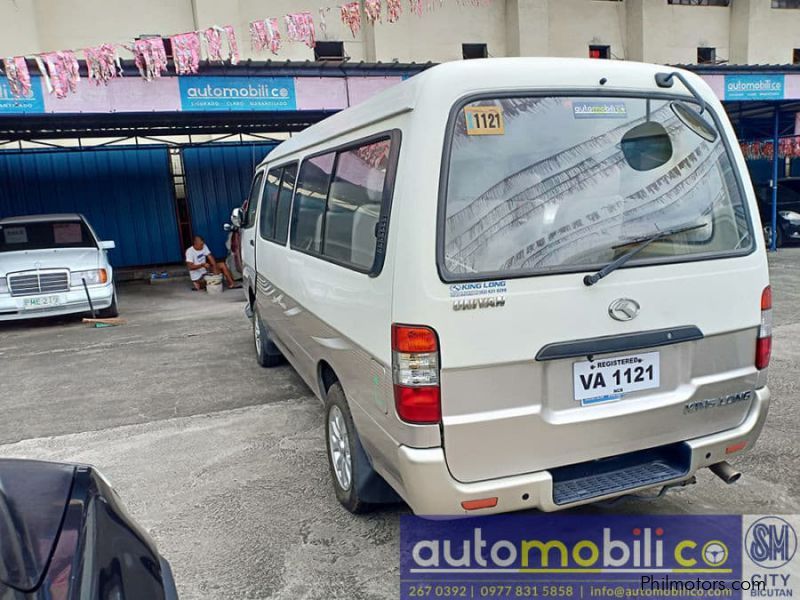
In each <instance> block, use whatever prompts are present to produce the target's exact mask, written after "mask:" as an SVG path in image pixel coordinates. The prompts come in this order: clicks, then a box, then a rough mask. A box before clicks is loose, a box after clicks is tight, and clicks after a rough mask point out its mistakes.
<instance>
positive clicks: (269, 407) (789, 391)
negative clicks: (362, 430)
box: [0, 249, 800, 599]
mask: <svg viewBox="0 0 800 600" xmlns="http://www.w3.org/2000/svg"><path fill="white" fill-rule="evenodd" d="M771 268H772V285H773V289H774V294H775V322H776V327H775V349H774V352H773V359H772V360H773V362H772V368H771V373H770V380H771V381H770V384H771V387H772V390H773V393H774V400H773V404H772V410H771V413H770V416H769V420H768V422H767V425H766V430H765V432H764V434H763V435H762V437H761V440H760V442H759V444H758V446H757V447H756V448H755V450H754V451H752V452H751V453H749V454H748V455H746V456H745V457H742V458H741V459H739V460H737V461H736V466H737V467H739V468H741V470H742V471H744V473H745V476H744V477H743V478H742V480H741V482H740V483H738V484H737V485H736V486H735V487H733V488H728V487H726V486H724V484H722V483H721V482H720V481H718V480H717V479H716V478H714V477H713V476H711V475H710V474H708V473H707V472H702V473H700V474H699V476H698V480H699V482H700V485H697V486H693V487H690V488H687V489H683V490H680V491H677V492H674V493H671V494H669V495H667V496H666V497H665V498H663V499H661V500H659V501H657V502H652V501H645V500H634V501H629V502H625V503H620V504H616V505H614V506H612V507H609V506H593V507H589V508H584V509H583V511H584V512H599V513H607V512H618V513H631V512H638V513H651V512H659V513H706V514H708V513H718V512H722V513H797V512H800V477H798V474H799V473H800V468H798V453H800V448H798V444H797V442H796V440H797V436H798V433H800V390H799V389H798V386H799V385H800V384H798V378H797V376H796V373H795V370H794V369H795V368H796V367H797V365H798V364H800V341H798V339H800V249H787V250H783V251H781V252H780V253H779V254H778V255H777V256H774V257H772V258H771ZM120 303H121V312H122V316H123V317H125V318H126V319H127V320H128V323H127V324H126V325H124V326H121V327H117V328H109V329H91V328H88V327H87V326H85V325H83V324H81V323H80V320H79V319H71V318H70V319H59V320H56V321H53V320H47V321H34V322H26V323H16V324H11V325H0V408H1V409H2V414H3V415H4V416H5V418H4V419H2V420H0V456H12V457H31V458H43V459H53V460H67V461H81V462H89V463H93V464H95V465H97V466H98V467H100V469H101V470H102V471H103V472H104V473H105V474H107V475H108V477H109V479H110V480H111V481H112V483H113V484H114V486H115V487H116V488H117V489H118V490H119V492H120V494H121V496H122V498H123V499H124V500H125V502H126V504H127V506H128V508H129V509H130V512H131V513H132V514H133V515H134V517H135V518H136V519H137V520H138V521H139V522H140V523H141V524H142V525H144V526H145V527H146V528H147V529H148V530H149V531H150V532H151V533H152V534H153V536H154V538H155V539H156V541H157V543H158V545H159V548H160V550H161V551H162V553H163V554H164V555H165V556H166V557H167V558H168V559H169V560H170V562H171V564H172V566H173V568H174V571H175V576H176V579H177V584H178V589H179V592H180V594H181V598H183V599H195V598H204V599H205V598H213V599H217V598H219V599H221V598H237V599H238V598H258V599H261V598H264V599H266V598H275V599H278V598H285V599H295V598H325V599H327V598H354V599H361V598H365V599H366V598H391V597H396V596H397V594H398V589H399V567H398V538H399V532H398V527H399V516H400V515H401V514H405V513H407V512H408V509H407V508H405V507H404V506H392V507H388V508H386V509H384V510H383V511H381V512H378V513H374V514H371V515H368V516H361V517H355V516H352V515H350V514H349V513H347V512H346V511H344V509H342V508H340V507H339V505H338V504H337V503H336V501H335V499H334V496H333V493H332V490H331V487H330V483H329V481H328V471H327V466H326V459H325V450H324V433H323V428H322V425H321V423H322V409H321V406H320V404H319V402H318V401H317V400H316V399H315V398H314V397H313V396H312V394H311V392H310V391H309V390H308V388H306V387H305V385H304V384H303V383H302V381H301V380H300V379H299V377H298V376H297V375H295V373H294V372H293V371H292V369H291V368H290V367H288V366H284V367H279V368H277V369H271V370H265V369H261V368H259V367H258V365H257V364H256V362H255V358H254V356H253V350H252V347H251V337H250V336H251V330H250V324H249V322H248V321H247V319H246V318H245V317H244V315H243V305H244V303H243V296H242V293H241V292H240V291H226V292H225V293H224V294H223V295H222V296H218V297H214V296H209V295H207V294H204V293H193V292H190V291H189V289H188V285H187V284H182V283H175V284H162V285H158V286H148V285H146V284H129V285H126V286H124V287H123V288H122V289H121V290H120Z"/></svg>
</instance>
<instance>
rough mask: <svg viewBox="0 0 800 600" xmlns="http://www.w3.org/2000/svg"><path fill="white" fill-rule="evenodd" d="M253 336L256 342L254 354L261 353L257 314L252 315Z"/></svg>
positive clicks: (259, 326)
mask: <svg viewBox="0 0 800 600" xmlns="http://www.w3.org/2000/svg"><path fill="white" fill-rule="evenodd" d="M253 337H254V339H255V342H256V354H261V324H260V323H259V322H258V315H253Z"/></svg>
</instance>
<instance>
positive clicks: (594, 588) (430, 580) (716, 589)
mask: <svg viewBox="0 0 800 600" xmlns="http://www.w3.org/2000/svg"><path fill="white" fill-rule="evenodd" d="M401 519H402V520H401V529H400V535H401V541H400V545H401V546H400V568H401V571H400V581H401V583H400V585H401V597H402V598H483V599H486V598H535V597H550V598H644V597H649V598H704V597H708V598H718V597H725V598H756V597H767V596H770V597H775V596H784V597H785V596H791V595H792V593H793V591H798V592H800V580H798V577H800V569H799V567H800V565H799V564H798V560H800V559H798V558H797V556H796V549H797V534H796V529H797V525H798V521H797V518H796V517H787V516H785V515H784V516H782V517H771V516H756V517H754V516H746V517H743V516H741V515H718V516H715V515H666V516H665V515H635V516H623V515H609V516H603V515H571V514H547V515H546V514H535V515H498V516H494V517H482V518H476V519H460V520H449V521H444V520H426V519H420V518H418V517H413V516H407V517H402V518H401Z"/></svg>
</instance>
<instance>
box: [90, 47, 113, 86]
mask: <svg viewBox="0 0 800 600" xmlns="http://www.w3.org/2000/svg"><path fill="white" fill-rule="evenodd" d="M83 55H84V56H85V57H86V69H87V71H88V72H89V79H90V80H93V81H94V82H95V84H97V85H100V84H101V83H103V84H107V83H108V81H109V80H110V79H113V78H115V77H117V76H118V75H119V71H120V66H119V54H118V53H117V47H116V46H114V44H101V45H100V46H92V47H90V48H84V49H83Z"/></svg>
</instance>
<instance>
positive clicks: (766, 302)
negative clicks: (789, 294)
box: [756, 286, 772, 369]
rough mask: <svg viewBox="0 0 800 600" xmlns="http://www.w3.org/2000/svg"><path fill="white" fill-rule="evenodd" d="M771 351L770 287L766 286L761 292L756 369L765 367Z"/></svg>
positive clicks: (767, 364)
mask: <svg viewBox="0 0 800 600" xmlns="http://www.w3.org/2000/svg"><path fill="white" fill-rule="evenodd" d="M771 353H772V289H771V288H770V287H769V286H767V287H765V288H764V291H763V292H762V293H761V325H760V326H759V328H758V340H756V369H766V368H767V367H768V366H769V357H770V354H771Z"/></svg>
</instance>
